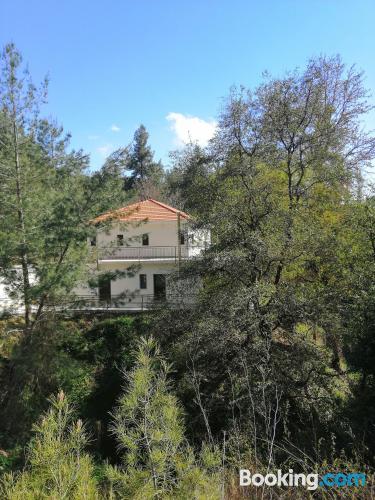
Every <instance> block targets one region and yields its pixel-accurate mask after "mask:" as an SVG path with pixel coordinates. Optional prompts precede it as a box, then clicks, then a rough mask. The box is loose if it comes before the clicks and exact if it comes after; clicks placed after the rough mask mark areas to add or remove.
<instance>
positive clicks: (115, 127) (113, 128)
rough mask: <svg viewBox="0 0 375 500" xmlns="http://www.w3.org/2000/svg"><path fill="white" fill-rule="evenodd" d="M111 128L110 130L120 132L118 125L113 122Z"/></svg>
mask: <svg viewBox="0 0 375 500" xmlns="http://www.w3.org/2000/svg"><path fill="white" fill-rule="evenodd" d="M111 130H112V132H120V127H118V126H117V125H115V124H113V125H112V126H111Z"/></svg>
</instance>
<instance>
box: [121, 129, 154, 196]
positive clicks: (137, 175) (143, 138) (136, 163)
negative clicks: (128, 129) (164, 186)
mask: <svg viewBox="0 0 375 500" xmlns="http://www.w3.org/2000/svg"><path fill="white" fill-rule="evenodd" d="M148 138H149V134H148V132H147V130H146V127H145V126H144V125H140V127H139V128H138V129H137V130H136V131H135V133H134V140H133V144H132V147H131V151H130V155H129V161H128V165H127V170H129V171H130V176H129V178H128V179H127V180H126V183H125V187H126V188H127V189H132V188H135V189H137V190H138V191H139V194H140V197H141V198H147V196H148V194H150V190H152V185H154V187H155V185H158V184H159V183H160V181H161V178H162V176H163V167H162V165H161V163H160V162H155V160H154V153H153V151H152V150H151V147H150V145H149V144H148Z"/></svg>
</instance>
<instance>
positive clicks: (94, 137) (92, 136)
mask: <svg viewBox="0 0 375 500" xmlns="http://www.w3.org/2000/svg"><path fill="white" fill-rule="evenodd" d="M87 138H88V140H89V141H96V140H97V139H99V138H100V137H99V136H98V135H89V136H88V137H87Z"/></svg>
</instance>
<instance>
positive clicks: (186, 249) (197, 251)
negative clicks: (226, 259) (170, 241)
mask: <svg viewBox="0 0 375 500" xmlns="http://www.w3.org/2000/svg"><path fill="white" fill-rule="evenodd" d="M204 249H205V247H204V246H198V245H194V246H185V245H181V247H178V246H143V247H130V246H129V247H127V246H118V247H100V248H97V253H98V260H150V259H156V260H159V259H160V260H172V261H176V262H177V260H178V259H179V258H181V259H191V258H193V257H199V255H201V253H202V252H203V250H204Z"/></svg>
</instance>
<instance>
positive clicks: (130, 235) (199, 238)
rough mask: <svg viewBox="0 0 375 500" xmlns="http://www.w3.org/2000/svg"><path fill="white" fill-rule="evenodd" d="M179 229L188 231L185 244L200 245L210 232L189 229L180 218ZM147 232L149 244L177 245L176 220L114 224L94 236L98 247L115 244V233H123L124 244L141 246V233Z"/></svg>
mask: <svg viewBox="0 0 375 500" xmlns="http://www.w3.org/2000/svg"><path fill="white" fill-rule="evenodd" d="M181 231H186V232H187V233H188V238H185V245H187V244H188V240H189V245H202V246H204V244H205V242H207V243H209V242H210V233H209V231H205V230H198V231H192V230H189V228H188V224H187V222H186V221H184V220H181ZM145 233H146V234H148V236H149V242H148V244H149V246H177V245H178V231H177V221H149V222H142V223H141V224H140V225H137V224H135V223H127V224H118V223H116V224H114V226H113V227H112V228H111V229H110V230H109V231H105V230H103V229H101V230H99V231H98V233H97V237H96V244H97V246H98V247H106V246H115V245H116V244H117V235H118V234H123V235H124V245H127V246H131V247H140V246H142V239H141V237H142V234H145Z"/></svg>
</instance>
